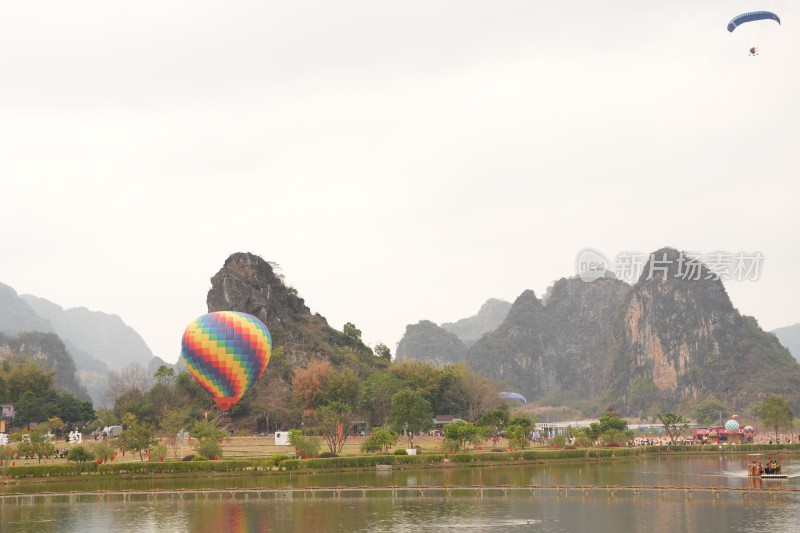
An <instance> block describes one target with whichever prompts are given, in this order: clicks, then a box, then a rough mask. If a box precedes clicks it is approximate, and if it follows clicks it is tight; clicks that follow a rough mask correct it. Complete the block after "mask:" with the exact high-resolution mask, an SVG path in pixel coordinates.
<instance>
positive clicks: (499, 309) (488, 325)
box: [442, 298, 511, 348]
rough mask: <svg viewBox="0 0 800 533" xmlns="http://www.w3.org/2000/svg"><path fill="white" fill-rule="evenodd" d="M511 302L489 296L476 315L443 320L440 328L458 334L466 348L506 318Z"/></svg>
mask: <svg viewBox="0 0 800 533" xmlns="http://www.w3.org/2000/svg"><path fill="white" fill-rule="evenodd" d="M509 309H511V304H510V303H508V302H505V301H503V300H498V299H496V298H490V299H488V300H486V302H485V303H484V304H483V305H482V306H481V308H480V310H479V311H478V314H477V315H474V316H471V317H469V318H462V319H461V320H459V321H457V322H445V323H444V324H442V328H443V329H446V330H447V331H449V332H451V333H455V334H456V335H458V338H459V339H461V342H463V343H464V345H465V346H467V347H468V348H469V347H470V346H472V345H473V344H475V342H476V341H477V340H478V339H480V338H481V337H482V336H483V334H484V333H489V332H490V331H494V330H495V329H497V326H499V325H500V324H502V323H503V320H505V319H506V315H508V311H509Z"/></svg>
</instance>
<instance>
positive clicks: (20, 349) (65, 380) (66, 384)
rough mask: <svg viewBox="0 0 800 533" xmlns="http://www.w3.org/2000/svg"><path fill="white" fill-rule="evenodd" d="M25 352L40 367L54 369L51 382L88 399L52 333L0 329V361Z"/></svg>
mask: <svg viewBox="0 0 800 533" xmlns="http://www.w3.org/2000/svg"><path fill="white" fill-rule="evenodd" d="M20 355H21V356H29V357H31V358H33V360H34V361H36V362H37V363H39V364H40V365H41V366H42V367H43V368H47V369H50V370H54V371H55V386H56V388H57V389H59V390H62V391H64V392H68V393H70V394H72V395H73V396H75V397H76V398H78V399H79V400H81V401H89V399H90V398H89V395H88V393H87V392H86V389H85V388H83V387H82V386H81V385H80V384H79V383H78V380H77V378H76V375H75V363H74V362H73V361H72V357H70V355H69V353H67V349H66V347H65V346H64V343H63V342H61V339H59V338H58V335H56V334H55V333H41V332H24V333H18V334H16V335H8V334H4V333H0V361H2V360H6V359H12V358H14V357H16V356H20Z"/></svg>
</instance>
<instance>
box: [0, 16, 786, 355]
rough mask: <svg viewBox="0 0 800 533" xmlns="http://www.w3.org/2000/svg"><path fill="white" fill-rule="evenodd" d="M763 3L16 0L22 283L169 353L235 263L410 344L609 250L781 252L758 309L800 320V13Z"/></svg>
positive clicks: (3, 176) (10, 223)
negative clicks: (239, 259)
mask: <svg viewBox="0 0 800 533" xmlns="http://www.w3.org/2000/svg"><path fill="white" fill-rule="evenodd" d="M756 4H758V2H756V3H755V4H754V3H753V2H752V1H732V0H710V1H704V2H696V1H688V0H683V1H674V0H673V1H669V2H657V1H642V0H625V1H622V0H618V1H614V2H611V1H594V0H585V1H581V2H578V1H570V0H566V1H558V2H553V1H548V2H544V1H539V0H526V1H489V0H484V1H481V2H478V1H469V0H453V1H431V0H425V1H411V0H405V1H403V2H393V1H381V2H376V1H374V0H363V1H350V0H339V1H336V2H330V1H293V2H269V1H264V0H260V1H252V2H246V1H238V2H217V1H214V2H211V1H206V0H192V1H188V0H187V1H169V0H158V1H150V0H137V1H136V2H132V1H127V2H108V1H107V0H102V1H101V0H97V1H92V2H89V1H78V0H76V1H74V2H63V1H39V2H17V1H10V0H0V195H2V196H1V197H0V206H2V209H0V247H1V248H2V255H0V282H3V283H6V284H9V285H11V286H12V287H14V288H15V289H16V290H17V292H20V293H31V294H35V295H37V296H41V297H44V298H47V299H49V300H51V301H54V302H56V303H58V304H60V305H62V306H64V307H75V306H85V307H88V308H90V309H93V310H99V311H104V312H107V313H115V314H118V315H120V316H121V317H122V318H123V319H124V320H125V321H126V322H127V323H128V324H130V325H131V326H132V327H134V328H135V329H136V330H137V331H138V332H139V333H141V335H142V336H143V337H144V338H145V340H146V341H147V342H148V344H149V345H150V347H151V348H152V349H153V351H154V353H155V354H156V355H158V356H160V357H162V358H164V359H166V360H168V361H175V360H176V359H177V357H178V354H179V351H180V338H181V334H182V332H183V328H184V327H185V326H186V324H188V323H189V322H190V321H191V320H192V319H194V318H195V317H196V316H197V315H200V314H202V313H204V312H206V303H205V299H206V293H207V291H208V289H209V288H210V278H211V276H212V275H213V274H215V273H216V272H217V271H218V270H219V269H220V267H221V266H222V264H223V262H224V260H225V259H226V258H227V257H228V255H229V254H231V253H233V252H237V251H247V252H252V253H255V254H258V255H260V256H261V257H263V258H264V259H267V260H269V261H274V262H277V263H279V264H280V265H281V266H282V269H283V273H284V275H285V276H286V278H287V281H288V282H289V283H290V284H292V285H294V286H295V287H296V288H297V289H298V290H299V292H300V295H301V296H303V297H304V298H305V299H306V303H307V304H308V305H309V306H310V307H311V309H312V311H315V312H319V313H321V314H322V315H323V316H325V317H327V318H328V320H329V322H330V323H331V325H333V326H334V327H337V328H341V327H342V325H343V324H344V323H345V322H347V321H351V322H353V323H355V324H356V325H357V326H358V327H359V328H361V329H362V331H363V336H364V339H365V340H366V341H367V342H368V343H370V344H373V345H374V344H375V343H376V342H383V343H385V344H387V345H388V346H389V347H390V348H392V351H393V352H394V348H395V345H396V343H397V342H398V341H399V340H400V338H401V336H402V334H403V332H404V330H405V326H406V324H409V323H415V322H417V321H418V320H420V319H423V318H426V319H430V320H434V321H436V322H442V321H452V320H456V319H459V318H462V317H465V316H468V315H471V314H473V313H474V312H475V311H477V309H478V307H479V306H480V305H481V303H483V301H484V300H486V299H487V298H490V297H498V298H504V299H506V300H509V301H513V300H514V299H515V298H516V297H517V296H518V295H519V294H520V293H521V292H522V291H523V290H524V289H527V288H530V289H534V290H535V291H536V292H537V294H539V295H541V294H542V293H543V292H544V290H545V288H546V287H547V286H548V285H549V284H550V283H551V282H552V281H553V280H554V279H557V278H560V277H563V276H569V275H572V274H574V261H575V256H576V254H577V252H578V251H579V250H580V249H582V248H584V247H587V246H591V247H594V248H597V249H599V250H601V251H603V252H605V253H606V254H607V255H611V256H613V255H615V254H616V253H617V252H619V251H622V250H638V251H643V252H649V251H652V250H655V249H657V248H659V247H661V246H665V245H671V246H675V247H677V248H681V249H687V250H694V251H702V252H710V251H712V250H727V251H731V252H738V251H760V252H762V253H763V254H764V257H765V261H764V270H763V274H762V277H761V279H760V280H759V281H757V282H731V283H728V284H727V287H728V291H729V293H730V294H731V297H732V299H733V302H734V305H736V306H737V307H738V308H739V309H740V310H741V311H742V312H743V313H745V314H750V315H753V316H755V317H756V318H758V319H759V321H760V323H761V324H762V326H764V327H765V328H767V329H774V328H776V327H780V326H784V325H787V324H791V323H794V322H797V321H800V311H798V308H797V304H796V302H797V301H798V300H800V284H799V283H798V281H797V271H796V269H795V266H796V265H800V247H798V245H797V242H796V239H797V237H796V235H797V230H798V226H799V224H798V222H800V214H798V213H800V210H798V193H800V186H798V181H797V176H798V157H800V156H799V155H798V154H800V148H799V147H800V116H799V115H800V106H799V105H798V103H797V102H798V95H800V69H798V64H800V60H799V58H798V52H800V30H799V28H800V22H799V21H800V3H798V2H789V1H788V0H786V1H783V2H763V3H761V4H759V5H756ZM761 8H771V9H775V10H776V11H778V12H779V14H780V15H781V16H782V19H783V25H782V26H780V27H779V26H778V25H777V24H774V23H763V24H761V25H760V26H758V28H756V26H757V24H754V25H753V29H756V30H757V36H758V37H759V38H760V40H759V41H758V44H760V45H761V54H760V55H759V56H758V57H749V56H748V55H747V52H746V50H747V47H748V45H749V44H751V43H750V41H748V40H747V39H746V38H745V37H744V36H740V35H738V30H737V32H735V33H734V34H733V35H731V34H729V33H728V32H727V31H726V29H725V26H726V25H727V23H728V21H729V20H730V19H731V18H732V17H733V16H734V15H736V14H738V13H741V12H744V11H751V10H753V9H761ZM742 33H743V34H744V32H742Z"/></svg>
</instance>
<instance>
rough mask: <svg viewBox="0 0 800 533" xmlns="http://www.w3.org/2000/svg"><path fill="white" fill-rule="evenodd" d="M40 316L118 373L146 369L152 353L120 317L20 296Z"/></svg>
mask: <svg viewBox="0 0 800 533" xmlns="http://www.w3.org/2000/svg"><path fill="white" fill-rule="evenodd" d="M20 298H22V299H23V300H24V301H25V302H26V303H27V304H28V305H30V306H31V308H32V309H33V310H34V311H35V312H36V314H37V315H39V316H41V317H44V318H46V319H47V320H49V321H50V323H51V324H52V325H53V328H54V329H55V332H56V333H58V335H59V336H60V337H61V338H63V339H65V341H69V342H70V343H71V344H73V345H74V346H76V347H77V348H78V349H80V350H82V351H83V352H85V353H86V354H88V355H89V356H91V357H93V358H94V359H98V360H100V361H102V362H103V363H105V364H106V365H108V368H111V369H112V370H114V369H116V370H119V369H121V368H124V367H126V366H128V365H129V364H131V363H138V364H140V365H142V367H144V368H147V365H149V364H150V360H151V359H153V352H152V351H150V348H148V346H147V344H146V343H145V342H144V339H142V337H141V335H139V334H138V333H137V332H136V331H135V330H134V329H133V328H131V327H130V326H128V325H127V324H125V322H123V321H122V319H121V318H120V317H118V316H117V315H110V314H107V313H102V312H100V311H89V310H88V309H86V308H85V307H75V308H72V309H63V308H62V307H61V306H60V305H57V304H54V303H53V302H50V301H48V300H45V299H44V298H38V297H36V296H31V295H30V294H23V295H21V296H20Z"/></svg>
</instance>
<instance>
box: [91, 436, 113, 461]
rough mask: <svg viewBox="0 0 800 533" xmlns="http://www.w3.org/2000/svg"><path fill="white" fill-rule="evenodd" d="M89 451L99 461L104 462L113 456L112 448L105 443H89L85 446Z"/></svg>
mask: <svg viewBox="0 0 800 533" xmlns="http://www.w3.org/2000/svg"><path fill="white" fill-rule="evenodd" d="M87 448H88V449H89V451H91V452H92V454H93V455H94V456H95V457H96V458H97V459H99V460H101V461H103V462H105V461H107V460H109V459H110V458H111V457H113V456H114V448H112V447H111V446H109V445H108V444H106V443H105V442H100V441H97V442H90V443H89V444H88V445H87Z"/></svg>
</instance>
